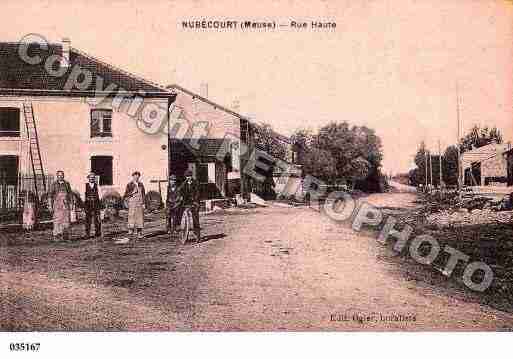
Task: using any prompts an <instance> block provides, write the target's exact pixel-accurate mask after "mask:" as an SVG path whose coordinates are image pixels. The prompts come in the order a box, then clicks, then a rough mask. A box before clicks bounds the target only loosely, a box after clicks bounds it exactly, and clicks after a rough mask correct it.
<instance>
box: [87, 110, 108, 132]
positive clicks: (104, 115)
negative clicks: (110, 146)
mask: <svg viewBox="0 0 513 359" xmlns="http://www.w3.org/2000/svg"><path fill="white" fill-rule="evenodd" d="M93 137H112V110H91V138H93Z"/></svg>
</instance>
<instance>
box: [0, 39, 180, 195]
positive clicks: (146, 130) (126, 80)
mask: <svg viewBox="0 0 513 359" xmlns="http://www.w3.org/2000/svg"><path fill="white" fill-rule="evenodd" d="M23 49H24V50H23ZM23 51H25V55H27V56H28V57H29V58H30V59H32V60H34V61H32V62H33V63H27V61H26V59H24V58H23V56H22V55H23ZM0 58H1V62H0V72H1V77H0V177H3V178H4V179H5V178H9V180H8V181H7V182H6V181H5V180H4V182H5V183H7V184H9V181H10V183H12V184H11V186H12V187H14V186H15V184H16V183H15V181H16V180H15V179H16V178H17V177H18V178H20V177H25V176H32V177H35V178H36V179H37V181H36V182H39V184H38V186H39V188H38V191H39V192H40V193H39V195H41V193H42V192H44V191H45V190H47V188H42V183H41V182H42V178H41V177H42V176H48V175H54V174H55V172H56V171H58V170H62V171H64V172H65V176H66V179H67V180H68V181H69V182H70V183H71V186H72V189H73V190H75V191H78V192H82V191H83V187H84V185H83V184H84V183H85V180H86V179H85V178H86V175H87V174H88V173H89V172H90V171H93V172H95V173H96V174H97V176H98V180H99V184H100V189H101V192H102V194H105V193H109V192H112V191H115V192H118V193H123V190H124V186H125V185H126V183H127V182H128V181H130V179H131V174H132V172H133V171H136V170H138V171H140V172H141V173H142V179H143V181H144V182H145V185H146V187H147V188H148V190H152V189H153V190H157V189H158V182H156V181H158V180H165V179H166V178H167V174H168V153H167V146H168V140H167V135H166V134H165V131H161V130H162V128H164V126H166V123H167V122H166V119H167V116H168V111H169V110H168V109H169V106H170V104H171V103H172V102H173V101H174V98H175V94H173V93H170V92H169V91H167V90H166V89H165V88H163V87H160V86H158V85H156V84H154V83H151V82H149V81H146V80H144V79H141V78H139V77H137V76H135V75H132V74H130V73H128V72H126V71H123V70H121V69H118V68H116V67H114V66H112V65H109V64H106V63H104V62H102V61H100V60H98V59H96V58H94V57H92V56H90V55H87V54H85V53H83V52H81V51H80V50H77V49H75V48H72V47H71V46H70V44H69V41H65V42H63V43H62V44H43V45H41V44H30V45H27V44H21V43H0ZM35 59H39V60H40V61H35ZM159 121H160V122H161V123H158V122H159ZM157 127H158V128H157ZM46 187H48V184H47V186H46ZM6 195H7V194H6V190H4V194H3V195H2V196H3V197H5V196H6Z"/></svg>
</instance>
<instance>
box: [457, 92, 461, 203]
mask: <svg viewBox="0 0 513 359" xmlns="http://www.w3.org/2000/svg"><path fill="white" fill-rule="evenodd" d="M456 120H457V121H458V141H457V142H456V147H457V148H458V191H459V193H460V197H461V188H462V186H463V181H462V180H461V173H462V168H461V151H460V138H461V132H460V131H461V121H460V92H459V86H458V82H456Z"/></svg>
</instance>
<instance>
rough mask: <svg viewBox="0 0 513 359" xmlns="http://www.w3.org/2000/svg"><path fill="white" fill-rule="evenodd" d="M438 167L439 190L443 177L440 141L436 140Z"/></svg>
mask: <svg viewBox="0 0 513 359" xmlns="http://www.w3.org/2000/svg"><path fill="white" fill-rule="evenodd" d="M438 166H439V168H440V172H439V174H440V179H439V182H438V186H439V187H440V189H442V181H443V176H442V147H441V146H440V139H439V140H438Z"/></svg>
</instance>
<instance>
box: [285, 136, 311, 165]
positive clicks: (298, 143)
mask: <svg viewBox="0 0 513 359" xmlns="http://www.w3.org/2000/svg"><path fill="white" fill-rule="evenodd" d="M313 138H314V135H313V134H312V131H310V130H307V129H298V130H296V131H295V132H294V134H293V135H292V136H291V138H290V139H291V141H292V146H293V150H294V152H295V153H296V154H297V158H296V162H297V163H300V164H302V163H303V162H304V160H305V158H304V157H305V156H306V154H307V153H308V151H309V150H310V148H311V146H312V142H313Z"/></svg>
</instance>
